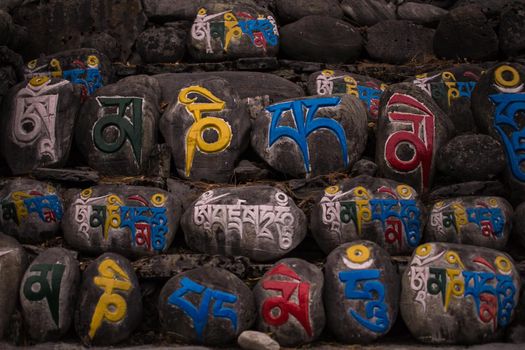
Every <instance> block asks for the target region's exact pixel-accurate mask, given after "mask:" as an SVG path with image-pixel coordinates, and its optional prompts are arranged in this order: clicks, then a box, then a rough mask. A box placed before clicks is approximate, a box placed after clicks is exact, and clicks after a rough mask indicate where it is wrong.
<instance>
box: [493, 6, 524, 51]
mask: <svg viewBox="0 0 525 350" xmlns="http://www.w3.org/2000/svg"><path fill="white" fill-rule="evenodd" d="M498 38H499V48H500V50H501V51H502V52H503V53H504V54H505V55H507V56H518V55H522V54H523V53H524V52H525V3H512V5H511V6H509V7H507V8H505V10H504V11H503V12H502V13H501V18H500V25H499V31H498Z"/></svg>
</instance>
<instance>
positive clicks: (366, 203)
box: [310, 175, 425, 255]
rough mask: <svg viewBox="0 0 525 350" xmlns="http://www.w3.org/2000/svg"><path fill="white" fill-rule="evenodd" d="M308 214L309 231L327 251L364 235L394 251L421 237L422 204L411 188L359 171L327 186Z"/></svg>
mask: <svg viewBox="0 0 525 350" xmlns="http://www.w3.org/2000/svg"><path fill="white" fill-rule="evenodd" d="M310 218H311V231H312V234H313V236H314V238H315V240H316V241H317V244H318V245H319V247H321V249H322V250H323V251H324V252H325V253H327V254H328V253H329V252H330V251H332V250H333V249H335V248H336V247H338V246H339V245H341V244H344V243H347V242H351V241H355V240H358V239H366V240H369V241H373V242H376V243H377V244H378V245H380V246H381V247H383V248H384V249H385V250H386V251H388V252H389V253H390V254H394V255H399V254H404V253H409V252H411V251H412V250H413V249H414V248H415V247H417V246H418V244H419V242H420V241H421V240H422V236H423V228H424V224H425V207H424V205H423V203H422V202H421V201H420V200H419V196H418V194H417V192H416V191H415V190H414V189H413V188H411V187H410V186H407V185H404V184H401V183H398V182H395V181H391V180H387V179H380V178H373V177H370V176H366V175H364V176H359V177H356V178H352V179H346V180H343V181H342V182H341V183H339V184H337V185H335V186H331V187H328V188H326V189H325V190H324V193H322V194H320V195H319V196H318V198H317V200H316V202H315V204H314V207H313V208H312V212H311V213H310Z"/></svg>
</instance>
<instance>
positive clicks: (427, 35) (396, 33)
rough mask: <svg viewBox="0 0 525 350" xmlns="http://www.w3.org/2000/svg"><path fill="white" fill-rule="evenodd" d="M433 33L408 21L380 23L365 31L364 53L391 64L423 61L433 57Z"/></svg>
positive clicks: (431, 30)
mask: <svg viewBox="0 0 525 350" xmlns="http://www.w3.org/2000/svg"><path fill="white" fill-rule="evenodd" d="M434 32H435V31H434V30H433V29H430V28H425V27H423V26H421V25H418V24H415V23H412V22H410V21H400V20H386V21H382V22H380V23H377V24H375V25H374V26H372V27H371V28H369V29H368V30H367V33H366V35H367V42H366V45H365V48H366V52H368V54H369V55H370V57H372V58H373V59H375V60H377V61H380V62H387V63H392V64H401V63H408V62H413V61H424V60H425V59H427V58H429V57H431V56H432V55H433V49H432V39H433V37H434Z"/></svg>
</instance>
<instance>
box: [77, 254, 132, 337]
mask: <svg viewBox="0 0 525 350" xmlns="http://www.w3.org/2000/svg"><path fill="white" fill-rule="evenodd" d="M141 320H142V295H141V290H140V285H139V281H138V279H137V275H135V271H134V270H133V267H132V266H131V264H130V262H129V261H128V260H127V259H126V258H124V257H122V256H120V255H117V254H113V253H106V254H103V255H101V256H99V257H98V258H97V259H96V260H94V261H93V262H91V263H90V264H89V265H88V267H87V268H86V270H85V271H84V273H83V281H82V286H81V288H80V295H79V300H78V304H77V308H76V312H75V329H76V332H77V335H78V336H79V338H80V340H81V341H82V344H84V345H85V346H92V345H97V346H99V345H100V346H102V345H113V344H117V343H119V342H121V341H123V340H125V339H127V338H128V337H129V336H130V335H131V333H132V332H133V331H134V330H135V329H136V328H137V327H138V326H139V324H140V322H141Z"/></svg>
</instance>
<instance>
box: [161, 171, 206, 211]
mask: <svg viewBox="0 0 525 350" xmlns="http://www.w3.org/2000/svg"><path fill="white" fill-rule="evenodd" d="M166 184H167V187H168V191H169V192H170V193H171V194H173V196H174V197H175V198H178V199H179V200H180V201H181V203H182V212H183V213H184V212H185V211H186V210H188V209H189V208H190V207H191V205H192V203H193V202H194V201H196V200H197V198H199V196H200V195H201V194H202V193H203V192H204V191H203V190H201V189H200V188H197V187H195V186H193V185H194V184H193V183H191V182H184V181H180V180H178V179H174V178H169V179H167V181H166Z"/></svg>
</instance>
